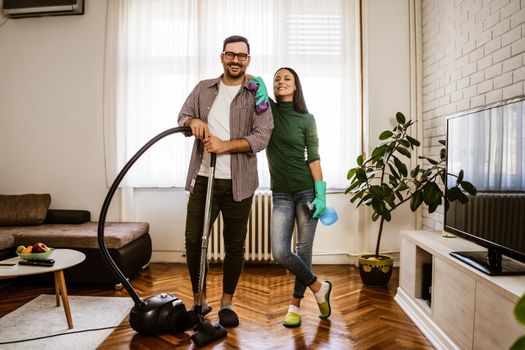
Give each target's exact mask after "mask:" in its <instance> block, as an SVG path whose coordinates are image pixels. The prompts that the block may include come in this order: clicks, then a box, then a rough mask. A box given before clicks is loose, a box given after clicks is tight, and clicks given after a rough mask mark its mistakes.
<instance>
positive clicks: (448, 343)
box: [394, 288, 460, 350]
mask: <svg viewBox="0 0 525 350" xmlns="http://www.w3.org/2000/svg"><path fill="white" fill-rule="evenodd" d="M394 300H395V301H396V303H397V304H398V305H399V306H400V307H401V309H403V311H404V312H405V313H406V314H407V316H408V317H409V318H410V319H411V320H412V322H414V324H415V325H416V326H417V327H418V328H419V330H421V332H422V333H423V334H424V335H425V337H427V339H428V340H429V341H430V342H431V343H432V345H434V346H435V347H436V349H438V350H441V349H443V350H459V349H460V348H459V347H458V346H457V345H456V344H455V343H454V342H453V341H452V339H450V337H449V336H447V335H446V334H445V333H444V332H443V331H442V330H441V328H439V326H438V325H437V324H436V323H435V322H434V321H433V320H432V319H431V318H430V317H429V316H428V314H427V313H426V312H425V311H424V310H423V309H422V307H421V306H420V305H418V304H417V303H416V302H415V301H414V299H413V298H411V297H410V296H409V295H408V294H407V293H405V291H403V290H402V289H401V288H397V293H396V296H395V297H394Z"/></svg>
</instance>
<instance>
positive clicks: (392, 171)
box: [388, 164, 400, 178]
mask: <svg viewBox="0 0 525 350" xmlns="http://www.w3.org/2000/svg"><path fill="white" fill-rule="evenodd" d="M388 167H389V168H390V173H392V175H394V176H395V177H396V178H400V176H399V174H398V173H397V171H396V169H395V168H394V167H393V166H392V164H388Z"/></svg>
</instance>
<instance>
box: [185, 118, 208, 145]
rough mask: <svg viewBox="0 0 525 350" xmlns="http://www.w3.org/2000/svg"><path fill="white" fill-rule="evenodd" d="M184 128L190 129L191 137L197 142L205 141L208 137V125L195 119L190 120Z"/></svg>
mask: <svg viewBox="0 0 525 350" xmlns="http://www.w3.org/2000/svg"><path fill="white" fill-rule="evenodd" d="M185 124H186V126H189V127H190V128H191V132H192V134H193V136H195V137H196V138H198V139H199V140H205V139H207V138H208V137H210V130H209V129H208V124H206V123H205V122H203V121H202V120H200V119H197V118H191V119H189V120H188V121H187V122H186V123H185Z"/></svg>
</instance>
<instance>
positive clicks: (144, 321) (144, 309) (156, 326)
mask: <svg viewBox="0 0 525 350" xmlns="http://www.w3.org/2000/svg"><path fill="white" fill-rule="evenodd" d="M179 132H182V133H185V134H187V135H188V134H190V135H191V128H190V127H176V128H171V129H168V130H166V131H164V132H162V133H160V134H158V135H157V136H155V137H154V138H152V139H151V140H150V141H149V142H148V143H146V144H145V145H144V146H143V147H142V148H141V149H140V150H139V151H138V152H137V153H136V154H135V155H134V156H133V157H131V159H130V160H129V161H128V162H127V163H126V165H124V167H123V168H122V170H121V171H120V172H119V174H118V175H117V177H116V178H115V180H114V181H113V184H112V185H111V187H110V189H109V191H108V194H107V195H106V198H105V200H104V203H103V204H102V209H101V210H100V216H99V220H98V232H97V233H98V236H97V237H98V244H99V247H100V252H101V253H102V257H103V258H104V260H105V261H106V263H107V265H108V266H109V267H110V269H111V270H112V271H113V272H114V273H115V276H116V277H117V278H118V279H119V280H120V282H122V284H123V286H124V288H126V290H127V291H128V293H129V295H130V297H131V298H132V299H133V301H134V303H135V306H134V307H133V308H132V310H131V312H130V316H129V321H130V325H131V327H132V328H133V329H134V330H136V331H137V332H138V333H140V334H144V335H155V334H160V333H167V332H172V333H180V332H183V331H184V330H186V329H187V328H188V327H190V326H191V325H193V324H195V322H196V320H195V319H192V318H194V317H192V315H191V314H190V313H189V312H187V311H186V308H185V307H184V304H183V302H182V301H181V300H180V299H178V298H177V297H175V296H172V295H169V294H166V293H162V294H160V295H158V296H154V297H151V298H149V299H147V300H142V299H141V298H140V297H139V295H138V294H137V292H136V291H135V289H133V287H132V286H131V284H130V283H129V281H128V280H127V278H126V277H125V276H124V274H122V271H120V269H119V268H118V267H117V265H116V264H115V261H114V260H113V258H112V257H111V255H110V254H109V252H108V250H107V248H106V245H105V242H104V226H105V223H106V215H107V212H108V209H109V206H110V204H111V200H112V198H113V195H114V194H115V192H116V190H117V189H118V186H119V184H120V182H121V181H122V179H123V178H124V176H125V175H126V173H127V172H128V171H129V169H130V168H131V166H132V165H133V164H135V162H136V161H137V160H138V159H139V158H140V156H142V154H143V153H144V152H146V151H147V150H148V149H149V148H150V147H151V146H153V145H154V144H155V143H157V142H158V141H160V140H161V139H163V138H164V137H166V136H168V135H171V134H175V133H179Z"/></svg>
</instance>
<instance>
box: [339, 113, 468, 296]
mask: <svg viewBox="0 0 525 350" xmlns="http://www.w3.org/2000/svg"><path fill="white" fill-rule="evenodd" d="M396 121H397V125H396V126H395V127H394V128H393V129H392V130H385V131H383V132H382V133H381V134H380V135H379V140H380V141H381V143H380V144H379V145H378V146H377V147H376V148H374V150H373V151H372V154H371V155H370V157H368V158H367V159H363V156H362V155H360V156H358V157H357V166H356V167H355V168H352V169H350V170H349V171H348V175H347V178H348V179H349V180H350V185H349V186H348V188H347V189H346V191H345V193H346V194H348V193H350V194H351V195H352V197H351V199H350V202H351V203H354V202H355V201H357V207H359V206H360V205H363V204H364V205H366V206H369V207H370V208H372V220H373V221H377V220H380V221H379V232H378V235H377V243H376V247H375V253H374V254H367V255H362V256H360V258H359V272H360V274H361V279H362V280H363V283H364V284H366V285H383V286H384V285H386V284H387V283H388V281H389V280H390V276H391V275H392V266H393V259H392V257H390V256H387V255H381V254H379V248H380V244H381V235H382V233H383V226H384V224H385V221H390V220H391V219H392V212H393V211H394V210H395V209H397V208H399V207H400V206H401V205H402V204H403V203H405V202H407V201H410V209H411V210H412V211H416V210H417V209H418V208H419V207H420V206H421V204H423V203H425V204H426V205H427V206H428V211H429V212H430V213H433V212H434V211H435V210H436V209H437V208H438V206H439V205H441V204H442V203H443V201H444V202H445V210H447V209H448V206H449V202H453V201H456V200H459V201H460V202H461V203H466V202H467V201H468V196H467V195H466V194H465V193H464V192H463V191H462V190H461V189H463V190H464V191H466V192H467V193H469V194H471V195H475V194H476V189H475V187H474V186H473V185H472V184H471V183H469V182H467V181H464V180H463V170H461V171H460V173H459V174H458V175H453V176H455V177H456V184H455V186H454V187H452V188H450V189H449V190H448V192H447V197H448V198H445V196H444V193H443V190H442V189H441V187H440V185H439V182H440V181H441V182H442V183H445V176H446V150H445V145H446V144H445V141H444V140H440V141H439V143H440V144H441V145H442V146H443V148H442V149H441V151H440V157H439V159H437V160H435V159H432V158H430V157H424V156H420V157H419V158H420V159H424V160H426V161H427V163H428V165H426V166H423V165H417V166H416V167H414V168H413V169H411V170H409V169H408V168H407V166H406V164H405V161H404V160H406V159H405V158H411V156H412V153H413V151H414V150H415V149H416V148H417V147H419V146H420V145H421V144H420V142H419V141H418V140H416V139H415V138H413V137H411V136H410V135H408V130H409V128H410V126H411V125H412V124H414V122H413V121H412V120H408V121H407V120H406V118H405V116H404V115H403V114H402V113H401V112H398V113H397V114H396Z"/></svg>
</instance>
